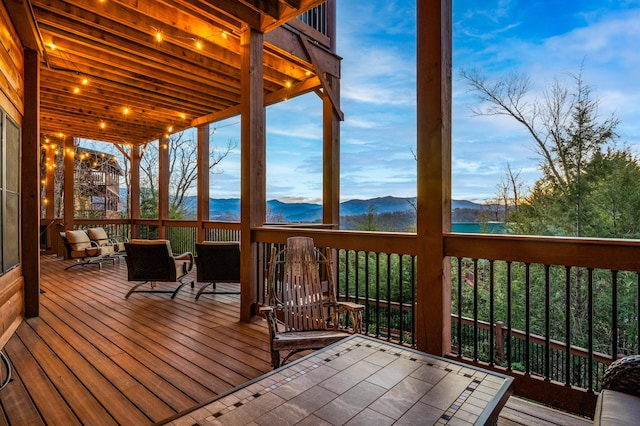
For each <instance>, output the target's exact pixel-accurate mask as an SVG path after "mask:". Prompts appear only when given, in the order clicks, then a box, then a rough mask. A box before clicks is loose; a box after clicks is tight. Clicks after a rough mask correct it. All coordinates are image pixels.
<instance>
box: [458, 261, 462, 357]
mask: <svg viewBox="0 0 640 426" xmlns="http://www.w3.org/2000/svg"><path fill="white" fill-rule="evenodd" d="M458 357H459V358H462V258H461V257H459V258H458Z"/></svg>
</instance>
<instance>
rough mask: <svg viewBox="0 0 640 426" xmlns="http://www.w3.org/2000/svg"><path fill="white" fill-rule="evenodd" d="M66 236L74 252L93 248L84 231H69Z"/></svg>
mask: <svg viewBox="0 0 640 426" xmlns="http://www.w3.org/2000/svg"><path fill="white" fill-rule="evenodd" d="M65 236H66V238H67V241H69V245H70V246H71V250H72V251H84V250H85V249H88V248H90V247H91V240H90V239H89V236H88V235H87V233H86V232H84V231H67V232H65Z"/></svg>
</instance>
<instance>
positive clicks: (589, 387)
mask: <svg viewBox="0 0 640 426" xmlns="http://www.w3.org/2000/svg"><path fill="white" fill-rule="evenodd" d="M587 272H588V274H589V278H588V281H589V283H588V285H589V293H588V294H587V309H588V313H587V322H588V326H587V329H588V333H589V334H588V336H587V353H588V364H587V380H588V383H587V390H588V391H591V392H593V268H588V269H587Z"/></svg>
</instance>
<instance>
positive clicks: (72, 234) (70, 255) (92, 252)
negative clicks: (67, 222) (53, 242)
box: [60, 230, 113, 271]
mask: <svg viewBox="0 0 640 426" xmlns="http://www.w3.org/2000/svg"><path fill="white" fill-rule="evenodd" d="M60 238H62V242H63V243H64V246H65V248H66V249H67V259H75V260H76V263H74V264H72V265H69V266H67V267H66V268H64V269H65V271H67V270H69V269H71V268H74V267H76V266H86V265H98V268H99V269H102V262H104V261H106V260H109V261H112V262H113V259H109V258H107V256H109V255H111V254H113V248H112V247H99V246H98V245H97V244H96V243H94V242H92V241H91V240H90V239H89V236H88V235H87V233H86V232H85V231H82V230H76V231H65V232H60Z"/></svg>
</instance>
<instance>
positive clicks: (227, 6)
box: [202, 0, 262, 29]
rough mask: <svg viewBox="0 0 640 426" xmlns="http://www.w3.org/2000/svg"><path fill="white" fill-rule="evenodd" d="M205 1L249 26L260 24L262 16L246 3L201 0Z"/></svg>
mask: <svg viewBox="0 0 640 426" xmlns="http://www.w3.org/2000/svg"><path fill="white" fill-rule="evenodd" d="M202 3H205V4H207V5H209V6H211V7H213V8H215V9H218V10H220V11H221V12H223V13H224V14H225V15H228V16H231V17H232V18H235V19H237V20H239V21H240V22H243V23H245V24H246V25H248V26H249V27H251V28H256V29H259V28H260V27H261V25H262V16H261V15H260V12H259V11H258V10H256V9H253V8H250V7H248V6H247V5H246V4H244V3H242V2H241V1H238V0H203V1H202Z"/></svg>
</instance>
